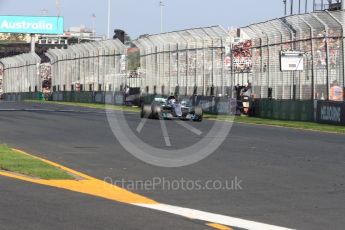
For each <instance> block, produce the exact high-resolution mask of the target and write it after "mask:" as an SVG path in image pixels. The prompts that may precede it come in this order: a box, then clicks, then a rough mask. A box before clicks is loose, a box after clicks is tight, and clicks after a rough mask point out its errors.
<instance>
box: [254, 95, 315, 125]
mask: <svg viewBox="0 0 345 230" xmlns="http://www.w3.org/2000/svg"><path fill="white" fill-rule="evenodd" d="M254 113H255V114H254V115H255V116H257V117H262V118H268V119H277V120H290V121H314V102H313V101H311V100H310V101H297V100H295V101H292V100H271V99H257V100H255V103H254Z"/></svg>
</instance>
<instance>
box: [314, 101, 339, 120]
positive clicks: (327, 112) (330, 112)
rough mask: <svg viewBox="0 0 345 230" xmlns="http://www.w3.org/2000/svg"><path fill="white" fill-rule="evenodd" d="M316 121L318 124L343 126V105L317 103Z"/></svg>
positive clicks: (326, 102)
mask: <svg viewBox="0 0 345 230" xmlns="http://www.w3.org/2000/svg"><path fill="white" fill-rule="evenodd" d="M316 120H317V122H319V123H326V124H334V125H345V103H342V102H332V101H318V102H317V112H316Z"/></svg>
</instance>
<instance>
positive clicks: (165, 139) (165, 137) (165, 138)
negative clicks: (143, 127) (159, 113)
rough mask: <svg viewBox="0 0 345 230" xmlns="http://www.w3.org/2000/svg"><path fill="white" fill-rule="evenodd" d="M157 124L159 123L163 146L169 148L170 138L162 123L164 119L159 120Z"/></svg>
mask: <svg viewBox="0 0 345 230" xmlns="http://www.w3.org/2000/svg"><path fill="white" fill-rule="evenodd" d="M159 122H160V123H161V127H162V132H163V137H164V141H165V145H166V146H168V147H171V142H170V137H169V133H168V129H167V126H166V124H165V121H164V119H160V120H159Z"/></svg>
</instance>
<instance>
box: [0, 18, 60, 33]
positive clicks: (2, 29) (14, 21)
mask: <svg viewBox="0 0 345 230" xmlns="http://www.w3.org/2000/svg"><path fill="white" fill-rule="evenodd" d="M0 33H23V34H63V33H64V19H63V17H35V16H0Z"/></svg>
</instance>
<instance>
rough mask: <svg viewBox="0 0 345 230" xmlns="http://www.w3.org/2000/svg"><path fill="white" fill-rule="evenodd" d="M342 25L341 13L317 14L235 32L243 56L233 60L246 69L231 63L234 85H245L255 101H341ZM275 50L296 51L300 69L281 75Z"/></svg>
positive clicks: (343, 69)
mask: <svg viewBox="0 0 345 230" xmlns="http://www.w3.org/2000/svg"><path fill="white" fill-rule="evenodd" d="M344 25H345V12H344V11H323V12H316V13H309V14H303V15H292V16H288V17H284V18H280V19H274V20H270V21H267V22H263V23H258V24H253V25H249V26H246V27H243V28H241V37H242V38H243V40H244V42H245V43H247V46H246V47H245V49H247V50H248V51H249V55H247V54H248V53H243V52H239V53H237V56H235V58H236V59H237V60H244V59H246V60H247V66H248V68H242V69H240V70H238V69H236V68H234V66H236V64H237V63H235V64H233V66H232V67H233V68H231V69H232V71H231V76H232V78H233V79H234V84H240V85H241V84H244V83H245V82H250V83H251V85H252V87H253V92H254V94H255V96H256V98H273V99H283V100H284V99H289V100H291V99H292V100H334V101H343V100H344V97H343V95H344V93H343V92H344V82H345V81H344V73H345V67H344ZM236 45H237V44H234V46H235V47H236ZM281 51H298V52H300V53H301V54H302V55H303V57H302V58H303V59H302V60H303V66H304V69H303V71H281V64H282V63H281ZM246 55H247V56H246ZM242 65H245V64H243V63H242Z"/></svg>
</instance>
